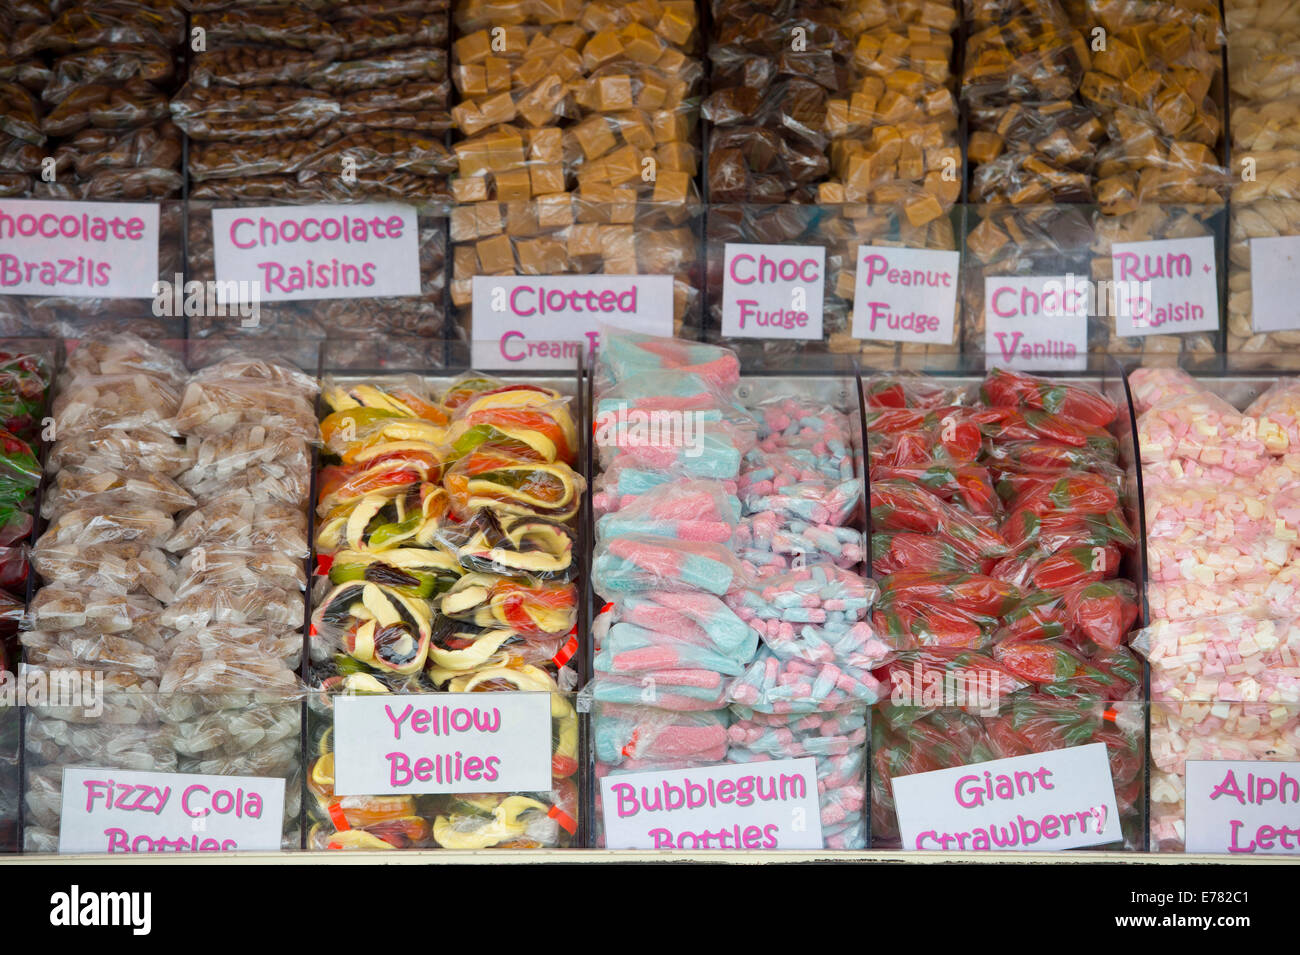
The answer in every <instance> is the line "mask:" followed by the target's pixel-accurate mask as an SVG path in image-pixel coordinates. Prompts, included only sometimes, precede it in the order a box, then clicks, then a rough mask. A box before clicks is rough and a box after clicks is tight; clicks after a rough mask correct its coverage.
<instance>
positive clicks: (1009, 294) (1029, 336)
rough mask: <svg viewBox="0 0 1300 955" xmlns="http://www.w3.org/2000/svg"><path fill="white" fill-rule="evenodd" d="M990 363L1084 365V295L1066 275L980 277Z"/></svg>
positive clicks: (1040, 367) (1056, 367)
mask: <svg viewBox="0 0 1300 955" xmlns="http://www.w3.org/2000/svg"><path fill="white" fill-rule="evenodd" d="M984 353H985V360H986V361H987V363H988V365H989V367H993V366H995V365H997V366H1001V367H1004V368H1016V369H1019V370H1021V371H1077V370H1079V369H1082V368H1085V367H1087V364H1088V293H1087V287H1086V285H1084V284H1078V285H1076V284H1075V282H1074V278H1073V276H1069V275H1030V276H1015V275H989V276H985V278H984Z"/></svg>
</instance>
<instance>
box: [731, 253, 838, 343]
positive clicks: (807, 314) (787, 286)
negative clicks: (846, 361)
mask: <svg viewBox="0 0 1300 955" xmlns="http://www.w3.org/2000/svg"><path fill="white" fill-rule="evenodd" d="M723 262H724V268H725V271H724V272H723V277H722V334H723V335H724V336H725V337H727V338H792V339H802V340H813V341H820V340H821V337H822V301H823V298H824V296H825V286H826V250H825V249H824V248H822V247H821V246H820V245H739V244H736V243H732V242H728V243H727V245H726V248H725V250H724V253H723Z"/></svg>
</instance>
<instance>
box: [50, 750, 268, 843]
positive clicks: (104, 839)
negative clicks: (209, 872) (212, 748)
mask: <svg viewBox="0 0 1300 955" xmlns="http://www.w3.org/2000/svg"><path fill="white" fill-rule="evenodd" d="M283 832H284V780H283V779H281V778H278V777H261V776H202V775H195V774H192V773H144V772H133V771H131V770H127V769H85V768H82V767H80V766H69V767H68V768H67V769H65V770H64V771H63V806H62V810H61V815H60V818H59V851H60V852H64V853H68V852H94V853H99V852H186V851H189V852H232V851H235V850H237V849H242V850H251V851H258V852H274V851H277V850H279V848H280V840H281V835H282V833H283Z"/></svg>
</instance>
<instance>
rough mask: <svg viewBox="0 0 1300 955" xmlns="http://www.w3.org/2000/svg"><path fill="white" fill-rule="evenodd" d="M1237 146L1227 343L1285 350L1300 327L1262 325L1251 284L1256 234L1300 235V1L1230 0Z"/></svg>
mask: <svg viewBox="0 0 1300 955" xmlns="http://www.w3.org/2000/svg"><path fill="white" fill-rule="evenodd" d="M1224 14H1225V16H1226V18H1227V26H1228V95H1229V104H1230V106H1231V109H1232V124H1231V129H1232V150H1233V156H1234V158H1235V159H1236V160H1237V163H1238V168H1241V166H1240V162H1241V160H1249V162H1250V165H1251V167H1252V172H1253V175H1251V176H1244V175H1243V176H1241V177H1239V178H1238V180H1237V181H1235V182H1233V184H1232V204H1233V206H1232V232H1231V237H1230V242H1229V245H1228V351H1229V352H1232V353H1234V354H1235V353H1238V352H1269V351H1283V350H1286V349H1289V348H1293V347H1295V346H1296V345H1297V344H1300V335H1297V333H1296V332H1295V331H1279V332H1258V331H1257V329H1256V327H1255V309H1254V302H1253V289H1252V286H1251V276H1252V273H1251V265H1250V262H1251V251H1252V242H1253V240H1255V239H1272V238H1277V237H1280V236H1295V235H1300V179H1297V175H1296V160H1297V158H1300V152H1298V150H1300V137H1297V132H1296V122H1295V120H1296V116H1297V109H1300V84H1298V83H1297V79H1296V78H1297V76H1300V9H1297V8H1296V7H1295V5H1293V4H1276V3H1264V2H1262V0H1226V2H1225V3H1224Z"/></svg>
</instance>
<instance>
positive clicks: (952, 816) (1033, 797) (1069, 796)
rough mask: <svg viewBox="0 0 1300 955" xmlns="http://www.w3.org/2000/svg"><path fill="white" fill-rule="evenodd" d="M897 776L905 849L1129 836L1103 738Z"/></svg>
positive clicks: (1053, 845) (1064, 845) (1089, 841)
mask: <svg viewBox="0 0 1300 955" xmlns="http://www.w3.org/2000/svg"><path fill="white" fill-rule="evenodd" d="M892 782H893V788H894V804H895V806H896V807H897V810H898V824H899V827H900V828H901V830H902V833H903V848H904V849H925V850H932V851H943V852H958V851H970V850H979V851H982V850H988V849H995V850H1001V851H1020V852H1042V851H1045V850H1051V849H1076V848H1079V847H1081V846H1099V845H1105V844H1106V843H1110V842H1118V841H1119V840H1120V839H1121V838H1122V834H1121V832H1120V823H1119V810H1118V808H1117V806H1116V803H1115V786H1114V783H1113V782H1112V780H1111V775H1110V761H1109V760H1108V759H1107V758H1106V745H1105V744H1104V743H1089V744H1087V745H1086V746H1071V747H1068V748H1066V749H1057V750H1050V751H1048V752H1045V753H1031V754H1029V755H1028V756H1013V757H1010V758H1009V759H994V760H991V761H989V762H987V763H973V764H971V765H969V766H957V767H954V768H952V769H939V770H935V771H934V772H930V773H916V774H913V775H911V776H895V777H894V778H893V781H892Z"/></svg>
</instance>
